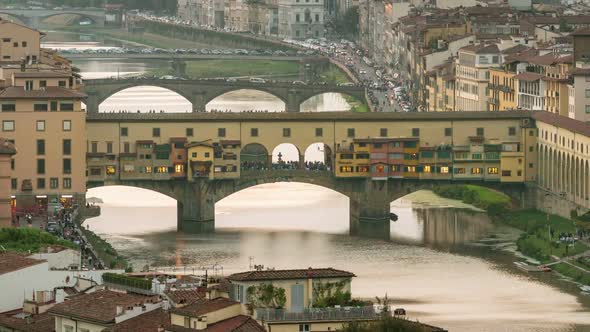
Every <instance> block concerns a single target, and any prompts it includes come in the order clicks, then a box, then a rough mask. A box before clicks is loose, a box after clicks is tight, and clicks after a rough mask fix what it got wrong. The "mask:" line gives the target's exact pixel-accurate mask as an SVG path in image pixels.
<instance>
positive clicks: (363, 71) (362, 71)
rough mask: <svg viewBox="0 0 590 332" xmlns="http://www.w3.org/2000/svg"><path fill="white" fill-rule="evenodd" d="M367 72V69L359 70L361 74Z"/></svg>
mask: <svg viewBox="0 0 590 332" xmlns="http://www.w3.org/2000/svg"><path fill="white" fill-rule="evenodd" d="M366 73H367V71H366V70H359V74H361V75H365V74H366Z"/></svg>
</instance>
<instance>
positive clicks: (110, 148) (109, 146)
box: [107, 142, 113, 153]
mask: <svg viewBox="0 0 590 332" xmlns="http://www.w3.org/2000/svg"><path fill="white" fill-rule="evenodd" d="M107 153H113V142H107Z"/></svg>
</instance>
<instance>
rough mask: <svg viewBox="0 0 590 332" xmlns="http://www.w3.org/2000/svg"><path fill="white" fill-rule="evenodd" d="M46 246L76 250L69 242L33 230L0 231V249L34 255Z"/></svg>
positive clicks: (12, 229)
mask: <svg viewBox="0 0 590 332" xmlns="http://www.w3.org/2000/svg"><path fill="white" fill-rule="evenodd" d="M48 245H61V246H64V247H67V248H72V249H78V246H77V245H76V244H75V243H73V242H70V241H66V240H61V239H59V238H57V237H56V236H54V235H52V234H50V233H47V232H44V231H41V230H38V229H33V228H2V229H0V249H2V250H6V251H15V252H19V253H36V252H39V249H40V248H42V247H45V246H48Z"/></svg>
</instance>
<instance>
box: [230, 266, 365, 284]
mask: <svg viewBox="0 0 590 332" xmlns="http://www.w3.org/2000/svg"><path fill="white" fill-rule="evenodd" d="M352 277H356V276H355V275H354V273H351V272H347V271H342V270H336V269H333V268H331V267H329V268H323V269H313V268H311V267H310V268H308V269H299V270H267V271H248V272H241V273H234V274H232V275H230V276H229V277H227V278H228V279H229V280H230V281H259V280H281V279H282V280H288V279H318V278H352Z"/></svg>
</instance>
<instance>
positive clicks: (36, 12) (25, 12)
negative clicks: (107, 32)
mask: <svg viewBox="0 0 590 332" xmlns="http://www.w3.org/2000/svg"><path fill="white" fill-rule="evenodd" d="M1 14H4V15H6V16H9V17H13V18H15V19H16V20H17V22H20V23H23V24H25V25H28V26H30V27H33V28H39V26H40V25H42V23H43V20H45V19H47V18H49V17H52V16H57V15H69V14H71V15H77V16H80V17H82V18H84V19H88V20H90V21H91V22H92V24H93V25H94V26H100V27H102V26H104V22H105V19H106V15H105V10H104V9H102V8H78V9H62V10H53V9H0V15H1Z"/></svg>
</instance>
